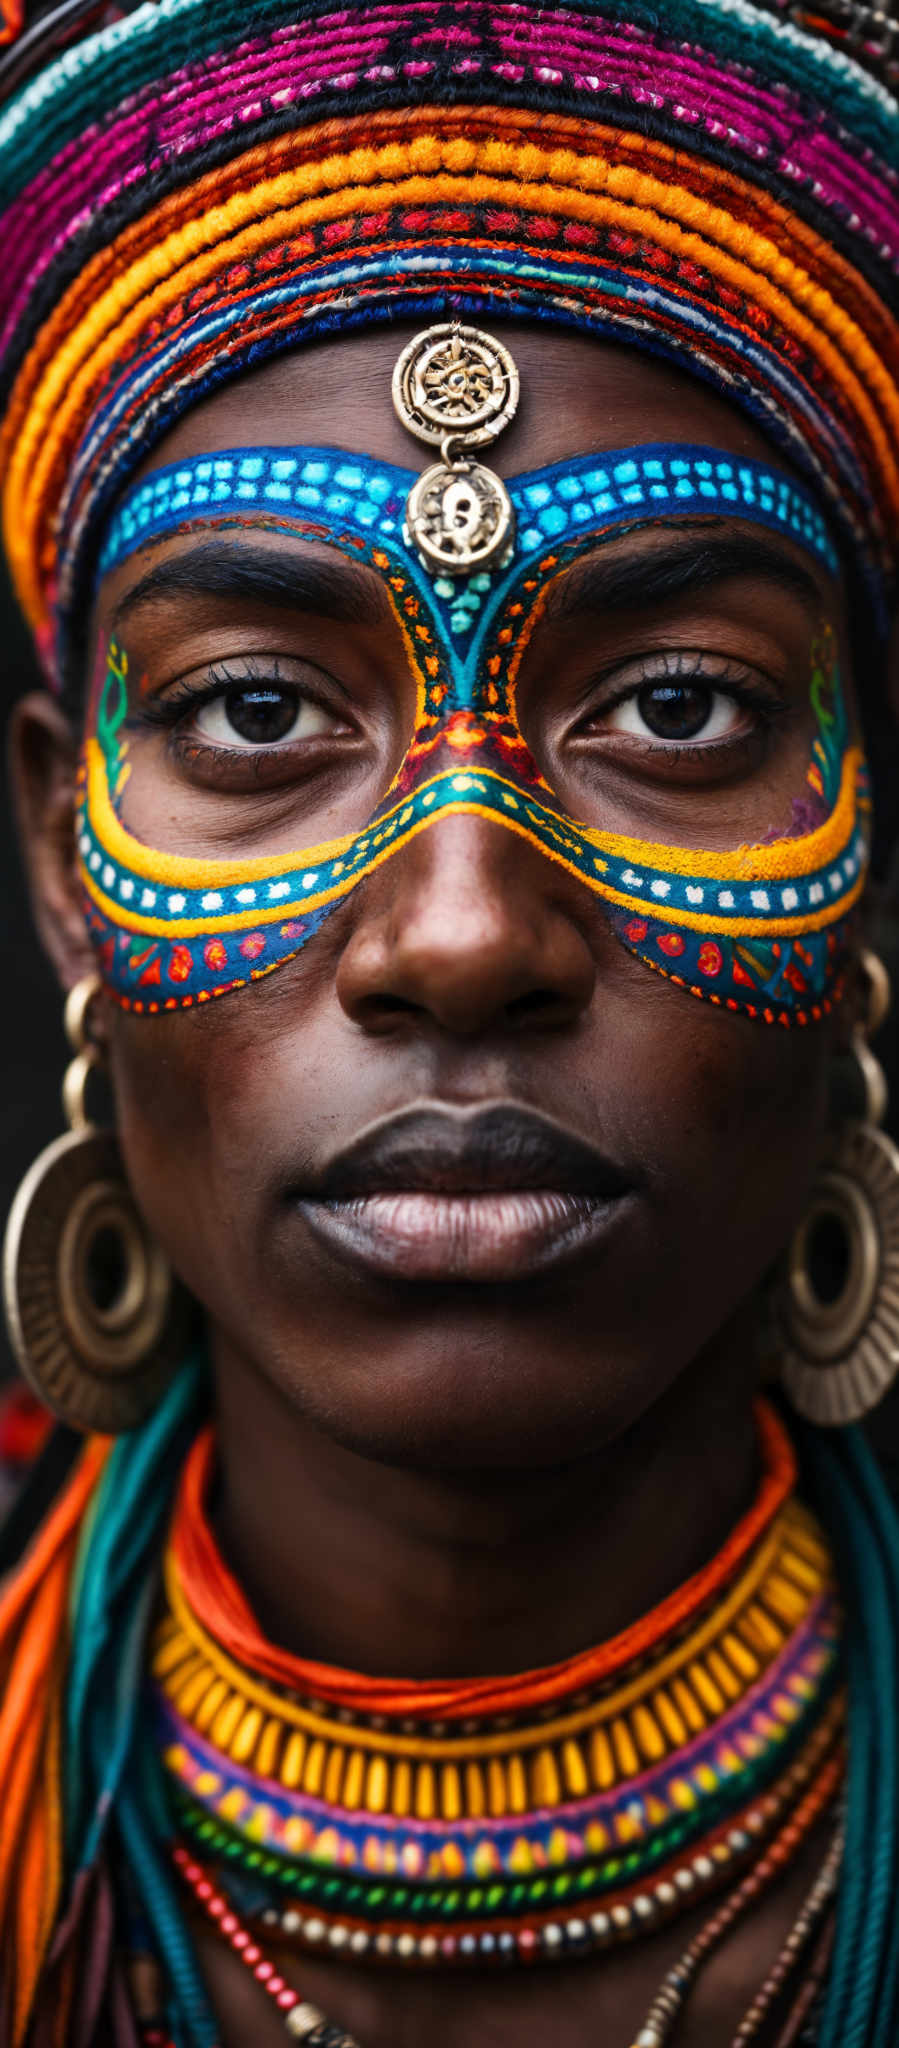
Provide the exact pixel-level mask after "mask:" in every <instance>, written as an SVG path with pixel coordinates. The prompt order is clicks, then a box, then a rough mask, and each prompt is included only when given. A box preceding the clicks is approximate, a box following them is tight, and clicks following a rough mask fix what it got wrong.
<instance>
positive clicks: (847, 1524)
mask: <svg viewBox="0 0 899 2048" xmlns="http://www.w3.org/2000/svg"><path fill="white" fill-rule="evenodd" d="M801 1443H802V1449H803V1453H804V1462H805V1465H806V1470H807V1474H808V1476H809V1478H810V1480H811V1482H812V1487H813V1490H814V1493H815V1494H816V1496H817V1505H818V1509H819V1512H820V1514H821V1518H822V1521H823V1522H824V1524H825V1527H826V1529H827V1532H828V1535H829V1536H830V1537H831V1539H832V1541H833V1544H834V1551H835V1555H836V1560H837V1569H838V1576H839V1579H840V1584H841V1589H842V1593H843V1598H844V1600H845V1604H846V1612H847V1659H848V1676H849V1779H848V1811H847V1823H846V1855H845V1860H844V1864H843V1874H842V1878H841V1883H840V1892H839V1902H838V1913H837V1929H836V1940H835V1945H834V1956H833V1963H832V1966H831V1971H830V1976H829V1980H828V1985H827V1991H826V1997H825V2005H824V2013H823V2018H822V2024H821V2034H820V2048H895V2042H896V2040H897V2038H899V1999H897V1990H899V1919H897V1914H896V1884H897V1865H899V1521H897V1517H896V1511H895V1508H894V1506H893V1503H892V1501H891V1500H890V1497H889V1495H888V1493H887V1490H886V1487H885V1485H884V1482H883V1480H882V1478H881V1475H880V1473H879V1471H878V1469H877V1466H876V1464H875V1461H874V1458H873V1456H872V1453H871V1451H870V1449H869V1447H868V1445H867V1443H866V1441H865V1439H864V1437H863V1436H862V1433H861V1431H860V1430H855V1429H853V1430H847V1431H845V1432H841V1433H840V1435H839V1436H834V1437H830V1436H828V1435H826V1434H825V1433H824V1432H815V1431H812V1430H805V1431H803V1433H802V1438H801Z"/></svg>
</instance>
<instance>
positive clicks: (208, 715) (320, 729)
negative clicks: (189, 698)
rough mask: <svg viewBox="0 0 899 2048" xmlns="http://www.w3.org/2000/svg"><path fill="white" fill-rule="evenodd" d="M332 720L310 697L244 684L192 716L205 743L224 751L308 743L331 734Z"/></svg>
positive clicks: (273, 688)
mask: <svg viewBox="0 0 899 2048" xmlns="http://www.w3.org/2000/svg"><path fill="white" fill-rule="evenodd" d="M336 723H337V721H336V719H335V718H334V717H333V716H331V715H330V714H329V713H328V712H327V711H324V710H323V709H322V707H321V705H320V704H316V703H314V702H313V700H312V699H311V698H310V697H303V696H301V695H300V693H299V691H297V690H285V689H283V688H281V687H280V685H278V684H274V683H268V684H265V683H248V684H245V685H240V686H239V687H236V688H232V689H230V690H227V691H225V693H224V694H223V695H222V696H220V697H214V698H212V699H211V701H210V702H209V703H208V704H202V705H201V706H200V708H199V710H198V711H196V712H195V714H194V725H195V727H196V730H197V731H198V732H201V733H202V734H203V735H204V737H205V738H206V739H209V740H214V741H215V742H216V743H217V745H219V746H226V747H238V748H240V747H270V746H274V745H276V744H277V742H278V741H279V740H288V739H289V740H310V739H315V738H316V737H317V736H318V734H319V733H325V732H332V731H333V730H334V727H335V725H336Z"/></svg>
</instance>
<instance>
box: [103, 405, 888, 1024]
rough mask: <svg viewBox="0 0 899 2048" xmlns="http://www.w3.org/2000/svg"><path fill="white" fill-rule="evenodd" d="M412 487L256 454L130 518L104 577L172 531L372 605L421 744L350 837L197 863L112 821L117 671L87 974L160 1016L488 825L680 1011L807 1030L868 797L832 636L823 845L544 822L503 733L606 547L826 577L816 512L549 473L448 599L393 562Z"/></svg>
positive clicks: (115, 532)
mask: <svg viewBox="0 0 899 2048" xmlns="http://www.w3.org/2000/svg"><path fill="white" fill-rule="evenodd" d="M414 482H415V477H414V473H412V472H410V471H408V470H404V469H399V468H395V467H394V466H392V465H389V464H385V463H377V462H374V461H371V460H369V459H368V458H366V457H363V456H358V457H357V456H350V455H348V454H347V453H346V452H341V451H338V450H330V449H321V448H319V449H313V448H283V447H282V448H262V449H254V450H252V451H246V450H234V451H230V452H224V453H221V454H215V455H209V456H198V457H194V458H192V459H190V460H188V461H184V462H181V463H178V464H174V465H172V466H171V467H170V468H168V469H163V470H159V471H157V472H156V473H154V474H153V475H152V476H151V477H149V478H148V479H147V480H146V481H145V482H144V483H142V484H139V485H138V486H136V488H135V489H134V490H133V491H132V492H131V493H130V494H129V496H128V497H127V498H126V499H125V500H124V502H123V503H122V505H121V507H120V508H119V510H118V512H117V513H116V514H115V516H114V519H113V521H112V524H111V527H110V531H109V534H108V536H107V541H106V546H105V549H104V551H103V556H102V560H101V563H100V573H101V574H104V573H108V572H109V571H111V570H112V569H114V568H115V567H117V566H118V564H119V563H121V562H122V561H124V560H125V559H126V558H127V557H128V556H129V555H131V554H132V553H134V552H135V550H137V549H138V548H140V547H142V546H144V545H145V544H146V543H147V542H148V541H151V540H156V539H159V538H161V537H162V536H164V535H168V534H171V533H174V532H177V531H179V530H183V529H184V528H185V527H189V528H191V530H193V529H194V528H195V527H196V526H197V525H200V524H202V525H203V527H204V528H205V527H208V526H213V527H218V528H221V527H231V528H233V527H234V526H239V525H241V524H242V523H243V522H245V521H246V520H247V519H248V518H249V519H250V520H252V522H253V524H254V525H255V526H256V527H257V528H258V526H259V525H260V524H263V525H265V526H267V527H269V528H275V529H277V528H286V529H287V530H289V531H290V532H291V533H293V534H294V535H298V536H305V537H306V538H308V539H311V540H315V541H316V542H318V543H320V544H321V543H323V542H324V543H326V544H327V545H329V546H332V547H335V548H337V549H340V550H341V551H343V553H344V554H349V555H351V556H352V557H353V558H354V559H355V560H356V561H362V562H364V563H365V564H367V565H368V566H369V567H371V568H373V569H374V570H375V571H376V572H377V573H378V574H379V575H380V576H381V577H382V578H383V580H384V584H385V588H386V590H387V594H388V597H389V600H390V604H391V607H392V610H393V613H394V616H395V617H396V619H397V621H398V624H399V626H400V630H401V632H402V635H403V639H404V643H405V646H406V650H407V653H408V657H409V661H410V664H411V666H412V668H413V672H414V674H415V677H416V680H417V684H418V711H417V718H416V726H415V732H414V734H413V738H412V741H411V743H410V746H409V748H408V750H407V753H406V756H405V758H404V761H403V763H402V766H401V768H400V770H399V773H398V774H397V776H396V777H395V779H394V782H393V784H392V785H391V788H390V790H389V791H388V793H387V795H386V796H385V799H384V801H383V803H382V804H381V806H380V807H379V809H378V810H377V812H376V813H375V815H374V816H373V817H372V819H371V820H370V821H369V823H368V824H366V825H365V826H364V827H363V828H362V829H361V830H360V831H356V832H354V833H351V834H349V835H347V836H346V837H343V838H341V839H339V840H335V841H332V842H330V843H328V844H325V845H318V846H313V847H310V848H306V849H305V850H303V851H302V852H296V853H292V854H289V855H281V856H272V855H266V856H261V857H258V858H251V859H247V858H242V859H240V860H218V861H213V860H205V859H189V858H185V857H184V856H182V855H178V854H174V853H163V852H158V851H156V850H155V849H153V848H151V847H149V846H146V845H145V844H144V843H143V842H141V841H140V840H138V839H136V838H135V837H134V836H133V835H132V834H131V833H130V832H129V831H128V830H127V828H126V826H125V824H124V823H123V820H122V816H121V797H122V792H123V789H124V784H125V780H126V778H127V772H128V763H127V738H126V735H125V732H124V727H125V723H126V719H127V712H128V692H127V687H126V680H125V673H124V668H123V657H122V656H121V654H120V652H119V651H118V650H116V649H115V648H110V649H109V650H108V654H107V657H106V661H105V666H104V670H103V674H102V677H101V681H100V688H99V692H98V700H97V703H96V707H95V710H94V712H93V714H92V718H91V719H90V721H89V727H88V737H87V742H86V750H85V758H84V769H83V794H82V804H81V814H80V827H79V849H80V856H81V864H82V873H83V877H84V882H85V888H86V893H87V906H88V920H89V926H90V930H91V935H92V938H93V940H94V942H95V944H96V947H97V950H98V956H99V962H100V967H101V971H102V973H103V976H104V980H105V981H106V983H107V985H108V987H109V988H110V990H111V992H112V993H114V994H115V995H116V996H117V998H118V1000H119V1001H120V1002H121V1003H122V1004H123V1005H125V1007H127V1008H130V1009H134V1010H136V1011H138V1012H140V1013H154V1012H158V1011H159V1010H165V1009H174V1008H178V1007H182V1006H184V1005H188V1004H191V1003H195V1002H204V1001H208V1000H209V999H210V998H211V997H213V996H219V995H223V994H225V993H227V992H228V991H229V990H231V989H234V988H238V987H241V986H243V985H244V984H245V983H246V982H247V981H249V980H251V979H257V978H259V976H260V975H263V974H267V973H269V972H271V970H272V969H273V968H275V967H277V966H279V965H281V964H283V962H284V961H286V960H289V959H292V958H294V957H295V955H296V954H297V953H298V952H299V950H300V949H301V948H302V947H303V946H304V945H305V944H306V943H307V942H308V940H309V939H310V938H311V937H312V936H313V934H314V933H315V931H316V930H317V929H318V928H319V926H320V925H321V923H322V921H323V920H324V918H325V917H326V916H327V915H328V914H329V912H330V911H331V910H332V909H333V908H334V906H335V905H336V904H337V903H339V902H341V901H342V900H343V898H344V897H345V896H346V895H347V894H348V893H349V891H350V890H351V889H352V888H353V887H354V886H355V884H356V883H357V882H359V881H361V880H362V879H363V878H364V876H366V875H368V874H370V873H371V872H372V870H373V869H374V868H375V867H377V866H379V865H380V864H381V863H382V862H383V861H385V860H387V859H389V858H390V857H391V856H392V855H393V854H394V853H396V852H398V851H399V849H400V848H401V847H402V846H404V845H405V844H406V843H407V842H408V841H409V840H410V839H411V838H412V836H413V835H414V834H415V833H417V832H419V831H422V830H425V829H426V828H427V826H428V825H429V824H431V823H433V822H434V820H435V819H437V818H439V817H441V816H445V815H447V814H448V813H460V812H462V813H464V812H467V813H476V814H478V815H480V816H483V817H487V818H490V819H491V820H493V821H494V822H496V823H497V824H502V825H503V826H505V827H506V828H507V829H508V830H511V831H513V832H516V833H518V834H519V835H520V836H521V837H523V838H525V839H527V840H528V841H529V842H530V843H531V844H532V845H535V846H537V847H538V848H539V849H540V851H541V852H542V853H544V854H545V855H546V856H547V857H548V858H549V859H551V860H553V861H555V862H558V863H559V864H561V865H562V866H564V867H565V868H566V869H568V870H569V872H571V873H572V874H574V875H576V876H577V877H578V878H579V880H580V881H581V882H583V883H584V885H585V886H586V887H587V888H588V889H590V890H591V891H592V892H593V893H594V894H596V895H597V896H598V897H599V898H600V899H601V901H602V903H603V905H604V907H605V909H606V911H607V914H608V916H609V918H610V921H611V923H612V925H613V927H614V929H615V931H616V933H617V934H618V936H619V938H620V939H621V940H622V941H623V943H624V945H625V946H627V947H628V948H629V950H630V951H631V952H633V953H635V954H637V955H638V956H639V957H640V958H641V959H642V960H644V961H646V963H647V964H648V965H649V966H651V967H653V968H655V969H656V970H657V971H659V972H662V973H664V974H667V975H668V976H670V978H671V979H672V980H674V981H676V982H677V983H678V984H679V985H681V986H682V987H684V988H688V989H690V990H691V991H692V992H693V993H694V994H696V995H701V996H705V997H708V998H710V999H711V1000H712V1001H714V1002H717V1003H722V1004H725V1005H727V1007H729V1008H731V1009H738V1010H743V1011H745V1012H746V1013H747V1014H748V1015H750V1016H752V1017H758V1018H762V1019H764V1020H765V1021H770V1022H774V1021H779V1022H783V1023H794V1022H796V1023H806V1022H809V1021H811V1020H814V1019H817V1018H818V1017H819V1016H820V1015H821V1014H822V1010H824V1009H825V1008H827V1007H829V1001H830V999H831V997H832V993H833V987H834V982H835V979H836V977H837V975H838V973H839V969H840V960H841V951H842V937H843V927H844V925H845V920H846V917H847V914H848V912H849V910H850V908H851V906H852V904H853V903H854V902H855V900H856V898H857V896H858V895H859V893H860V891H861V888H862V886H863V882H864V876H865V869H866V863H867V815H868V810H869V802H868V793H867V775H866V770H865V765H864V760H863V757H862V754H861V750H860V748H859V747H858V745H856V744H854V743H853V738H852V735H851V734H850V732H849V729H848V725H847V719H846V711H845V706H844V702H843V696H842V690H841V686H840V681H839V676H838V673H837V667H836V656H835V646H834V642H833V637H832V635H831V634H829V633H825V634H824V635H823V636H822V638H821V641H820V643H819V645H818V647H817V650H816V655H815V661H814V673H813V679H812V701H813V708H814V713H815V719H816V725H817V736H816V738H815V741H814V746H813V752H812V759H811V761H810V764H809V773H808V792H807V796H808V801H809V802H810V803H814V804H815V806H816V811H815V814H814V823H813V825H812V827H811V829H808V828H807V826H806V824H805V823H804V822H803V823H801V824H800V827H799V831H798V833H797V832H796V831H795V829H794V832H793V834H791V835H787V836H783V837H777V838H772V839H769V840H768V841H767V842H766V843H764V844H761V845H753V846H745V845H744V846H740V847H738V848H736V849H735V850H733V851H722V850H720V849H719V850H714V851H708V852H706V851H698V850H696V849H694V848H679V847H676V846H668V845H665V844H658V843H651V842H648V841H644V840H642V839H637V838H632V837H625V836H622V835H620V834H615V833H608V832H603V831H601V830H596V829H594V828H593V827H590V826H586V825H584V824H582V823H577V822H576V821H574V820H573V819H571V818H570V817H569V816H567V815H566V814H565V813H564V812H563V811H562V810H561V809H560V807H559V805H558V803H557V800H556V799H555V797H554V795H553V792H552V790H551V789H550V788H549V786H548V784H547V783H546V782H545V781H544V780H543V778H542V777H541V776H540V775H539V773H538V771H537V769H536V767H535V765H534V763H533V760H532V758H531V755H530V752H529V750H528V747H527V745H526V743H525V740H524V738H523V736H522V733H521V730H520V727H519V725H518V720H517V714H516V704H515V684H516V678H517V675H518V671H519V668H520V664H521V660H522V657H523V654H524V651H525V648H526V646H527V643H528V639H529V637H530V634H531V632H532V630H533V627H534V624H535V623H536V620H537V618H538V617H539V615H540V612H541V610H542V606H543V603H544V601H545V597H546V593H547V591H548V589H549V587H550V585H551V584H552V582H553V581H554V579H555V578H556V577H557V576H558V575H559V574H560V573H561V572H562V571H563V570H564V569H566V568H568V567H569V565H570V564H571V563H572V562H574V561H576V560H577V559H578V557H579V556H581V555H584V554H586V553H588V552H591V551H593V550H595V549H596V547H597V546H598V545H599V544H601V543H602V541H603V540H604V539H606V538H608V537H610V536H612V535H616V534H620V533H621V532H623V531H627V530H631V529H633V528H635V527H637V526H643V525H646V524H648V523H655V522H657V521H659V520H664V521H665V522H666V524H667V523H668V522H670V521H672V520H676V519H677V518H678V517H690V518H692V519H693V520H695V519H696V518H697V516H702V515H713V516H715V517H716V518H717V519H720V518H721V517H722V516H725V517H726V516H730V517H732V518H738V519H740V520H749V521H750V522H752V523H754V524H760V525H762V526H766V527H768V528H771V529H773V530H774V531H775V532H778V533H781V534H783V535H784V536H786V537H787V538H789V539H790V540H791V541H792V542H794V543H795V544H798V545H799V546H800V547H802V548H803V549H804V550H805V551H806V552H808V553H809V554H810V555H811V556H812V557H813V558H814V559H815V560H817V561H819V562H823V563H824V564H825V566H826V567H827V568H828V569H829V570H830V571H831V572H835V570H836V567H837V562H836V556H835V552H834V549H833V546H832V543H831V541H830V538H829V535H828V532H827V529H826V527H825V525H824V522H823V520H822V518H821V516H820V514H819V512H818V510H817V507H816V506H815V504H814V503H813V501H812V500H811V499H810V498H809V497H808V496H807V495H806V493H805V492H804V491H803V490H802V489H801V488H799V487H797V486H796V485H795V484H793V483H791V482H790V480H789V479H788V478H786V477H784V476H781V475H780V474H778V473H777V472H775V471H773V470H770V469H768V468H767V467H765V466H764V465H762V464H760V463H757V462H753V461H749V460H739V459H737V458H735V457H733V456H726V455H723V454H722V453H721V452H720V451H717V450H714V449H709V448H696V447H671V446H665V445H659V446H655V445H653V446H644V447H640V448H634V449H627V450H622V451H619V452H617V453H613V454H608V455H605V456H603V457H602V458H596V457H584V458H580V459H577V460H574V461H567V462H559V463H555V464H552V465H551V466H550V467H548V468H545V469H541V470H538V471H535V472H533V473H531V474H529V475H526V476H522V477H519V478H517V479H514V480H511V481H510V482H509V494H510V497H511V501H512V506H513V509H514V515H515V523H516V532H517V539H516V545H515V551H514V559H513V560H512V561H511V562H509V563H507V564H504V565H502V566H500V567H495V568H491V569H488V570H482V571H481V572H480V573H476V574H471V575H468V576H464V577H458V576H453V577H450V576H441V575H440V574H434V573H432V572H429V571H428V570H427V569H426V568H425V567H424V566H423V564H422V563H421V561H420V559H419V558H418V556H417V554H416V553H415V551H414V549H413V548H412V547H411V546H410V544H409V541H408V539H407V538H406V537H404V531H403V526H404V519H403V513H404V507H405V504H406V501H407V498H408V495H409V491H410V486H411V485H413V484H414Z"/></svg>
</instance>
